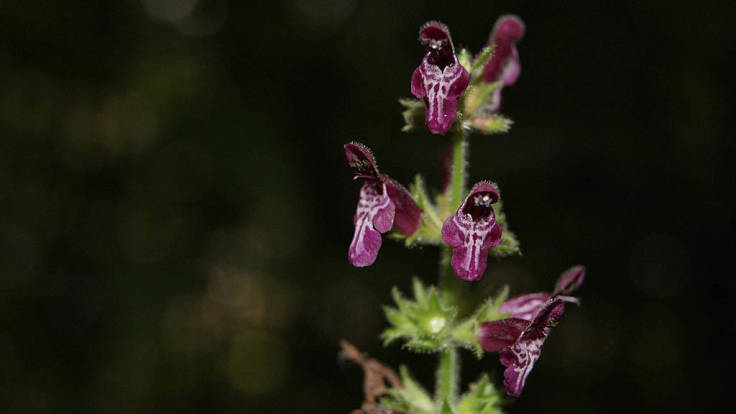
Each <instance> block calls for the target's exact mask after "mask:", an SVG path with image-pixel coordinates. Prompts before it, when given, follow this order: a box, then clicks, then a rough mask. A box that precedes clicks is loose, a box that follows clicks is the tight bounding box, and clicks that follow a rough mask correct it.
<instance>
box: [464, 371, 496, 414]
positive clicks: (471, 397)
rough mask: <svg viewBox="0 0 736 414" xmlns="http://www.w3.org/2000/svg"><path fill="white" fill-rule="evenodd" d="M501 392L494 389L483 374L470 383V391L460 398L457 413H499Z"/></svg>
mask: <svg viewBox="0 0 736 414" xmlns="http://www.w3.org/2000/svg"><path fill="white" fill-rule="evenodd" d="M502 402H503V394H502V392H501V390H498V389H496V387H494V386H493V383H491V381H490V380H489V379H488V375H487V374H483V375H482V376H481V377H480V379H478V381H476V382H475V383H474V384H471V385H470V391H468V392H467V393H466V394H465V395H463V396H462V397H461V398H460V402H459V403H458V405H457V414H501V413H503V411H502V410H501V403H502Z"/></svg>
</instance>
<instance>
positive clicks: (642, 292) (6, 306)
mask: <svg viewBox="0 0 736 414" xmlns="http://www.w3.org/2000/svg"><path fill="white" fill-rule="evenodd" d="M245 3H246V2H239V1H227V0H184V1H174V0H142V1H136V0H130V1H123V2H117V4H107V3H104V2H96V1H90V2H10V1H6V2H2V4H0V77H1V79H2V80H1V81H0V209H1V210H0V364H1V365H0V402H1V403H2V411H4V412H9V413H21V412H22V413H36V412H38V413H46V412H49V413H50V412H78V413H91V412H134V413H142V412H151V413H153V412H156V413H159V412H213V413H219V412H240V413H245V412H274V413H277V412H278V413H284V412H330V413H331V412H338V413H339V412H346V411H348V410H349V409H352V408H356V407H358V406H359V404H360V402H361V400H362V394H361V393H362V391H361V382H362V375H361V373H360V371H359V370H358V369H357V368H355V367H352V366H350V365H346V364H340V363H338V359H337V352H338V348H337V342H338V340H339V339H340V338H348V339H349V340H351V341H352V342H353V343H355V344H356V345H357V346H358V347H360V348H361V349H362V350H364V351H366V352H368V353H369V354H370V355H372V356H375V357H377V358H380V359H381V360H384V361H386V362H387V363H389V364H391V365H392V366H398V365H399V364H400V363H408V364H409V366H410V368H411V370H412V372H414V373H415V374H416V376H417V377H419V378H420V380H421V381H422V382H423V383H424V384H425V385H426V386H428V387H429V388H431V385H432V371H433V369H434V364H435V361H436V359H435V357H434V356H432V355H414V354H409V353H408V352H403V351H401V350H400V347H399V346H398V345H395V346H391V347H389V348H386V349H384V348H382V347H381V344H380V342H379V341H378V339H377V335H378V333H379V332H380V331H381V329H383V327H384V326H385V324H386V322H385V320H384V318H383V315H382V312H381V309H380V305H382V304H388V303H389V302H390V296H389V290H390V288H391V287H392V286H394V285H397V286H399V287H400V288H402V289H404V290H407V289H408V287H409V280H410V276H411V275H413V274H416V275H419V276H420V277H421V278H422V279H423V280H425V281H427V282H430V283H431V282H432V281H433V280H434V279H435V272H436V263H437V258H438V254H437V250H436V249H434V248H425V249H414V250H405V249H403V248H402V247H401V245H400V244H398V243H394V242H389V241H385V242H384V247H383V249H382V251H381V254H380V255H379V258H378V261H377V262H376V264H375V265H374V266H372V267H370V268H367V269H356V268H353V267H351V266H350V265H349V264H348V262H347V259H346V253H347V246H348V243H349V241H350V238H351V235H352V223H351V217H352V214H353V211H354V208H355V204H356V201H357V195H358V189H359V184H357V183H354V182H352V180H351V172H350V170H349V169H348V167H347V166H346V165H345V160H344V156H343V154H342V145H343V144H344V143H345V142H348V141H350V140H353V139H357V140H360V141H362V142H364V143H366V144H367V145H369V146H370V147H371V148H372V149H373V150H374V152H375V153H376V156H377V158H378V160H379V163H380V165H381V167H382V169H383V171H384V172H386V173H389V174H390V175H391V176H392V177H394V178H396V179H397V180H399V181H401V182H403V183H408V182H409V181H410V180H411V179H412V177H413V175H414V174H415V173H416V172H422V173H423V174H424V175H425V177H427V180H428V181H429V182H430V183H432V184H433V185H435V186H436V185H437V184H438V183H439V179H440V174H439V161H438V155H439V153H440V152H441V151H442V149H443V148H444V147H445V146H446V145H447V141H448V139H447V138H446V137H441V136H431V135H429V134H428V133H426V132H417V133H411V134H403V133H401V132H400V128H401V125H402V121H401V117H400V115H399V112H400V110H401V109H400V106H399V105H398V103H397V98H398V97H401V96H409V79H410V75H411V72H412V71H413V70H414V68H415V67H416V66H417V65H418V63H419V61H420V59H421V57H422V56H423V50H422V48H421V47H420V46H419V44H418V42H417V30H418V28H419V26H420V25H421V24H422V23H424V22H425V21H427V20H430V19H439V20H442V21H443V22H445V23H446V24H448V25H449V26H450V28H451V30H452V35H453V38H454V40H455V44H456V45H457V46H465V47H469V48H471V49H472V50H473V51H478V50H479V49H480V48H481V47H482V46H483V45H484V43H485V42H486V40H487V38H488V35H489V32H490V29H491V27H492V25H493V23H494V21H495V20H496V18H497V17H498V16H499V15H501V14H503V13H507V12H513V13H516V14H518V15H520V16H521V17H522V18H523V19H524V20H525V21H526V24H527V34H526V37H525V38H524V39H523V40H522V41H521V43H520V44H519V53H520V56H521V62H522V76H521V78H520V80H519V82H518V83H517V84H516V85H515V86H513V87H511V88H508V89H506V90H504V102H503V107H502V112H503V113H505V114H507V115H508V116H510V117H511V118H512V119H513V120H514V121H515V124H514V127H513V128H512V130H511V132H510V133H509V134H507V135H502V136H490V137H485V136H474V137H473V139H472V143H471V148H472V156H471V182H475V181H477V180H480V179H492V180H494V181H496V182H497V183H499V185H500V187H501V189H502V191H503V196H504V200H505V208H506V211H507V213H508V218H509V220H510V223H511V228H512V229H513V230H514V231H515V232H516V233H517V235H518V236H519V238H520V240H521V243H522V248H523V251H524V255H523V257H519V258H511V259H506V260H501V261H497V260H492V261H491V262H490V263H489V270H488V271H487V273H486V275H485V277H484V279H483V281H482V282H481V283H479V284H477V285H476V286H477V292H482V293H484V294H491V293H493V292H495V291H496V290H497V289H498V288H499V287H500V286H502V285H503V284H505V283H508V284H510V286H511V288H512V293H514V294H519V293H523V292H528V291H541V290H550V289H551V288H552V286H553V283H554V280H555V278H556V277H557V275H558V274H559V273H560V272H561V271H562V270H564V269H565V268H567V267H568V266H570V265H573V264H578V263H581V264H585V265H587V267H588V279H587V280H586V282H585V285H584V286H583V288H582V289H581V290H580V291H579V295H580V296H581V298H582V300H583V306H582V307H581V308H580V309H571V310H570V311H569V312H568V313H567V314H566V315H565V318H564V320H563V321H562V323H561V324H560V326H559V327H558V328H556V329H555V330H554V332H553V334H552V336H551V337H550V339H549V340H548V341H547V344H546V346H545V349H544V352H543V355H542V358H541V359H540V361H539V363H538V364H537V366H536V368H535V370H534V372H533V374H532V375H531V376H530V379H529V382H528V383H527V387H526V389H525V391H524V394H523V395H522V397H521V398H520V399H519V400H518V401H517V402H515V403H513V404H512V405H510V406H509V411H510V412H512V413H523V412H536V411H540V410H544V411H545V412H550V413H557V412H559V413H562V412H565V413H591V412H601V413H619V412H693V411H706V410H708V409H709V408H710V407H712V406H713V405H714V404H715V403H716V401H717V399H718V397H719V396H721V395H723V394H724V393H728V392H730V387H729V386H728V383H729V374H730V373H731V372H733V369H734V363H733V358H732V357H731V356H730V354H731V353H732V352H733V351H732V347H733V346H732V344H731V343H730V342H728V341H727V338H728V336H729V335H731V334H733V331H734V323H733V318H732V317H731V316H730V312H729V311H730V310H731V309H732V307H731V306H730V301H731V298H732V286H733V280H732V276H733V273H734V272H733V270H732V268H731V267H730V266H724V265H726V264H730V263H733V261H732V260H731V256H732V254H733V247H734V242H733V230H734V217H733V207H732V205H733V202H734V191H733V188H734V185H733V184H734V172H735V171H734V167H733V164H734V163H733V156H734V144H733V141H732V139H733V138H734V136H733V135H732V134H729V133H728V131H727V130H728V129H729V127H730V125H729V124H730V123H731V122H733V117H732V116H731V115H732V111H733V109H732V107H730V106H729V105H728V104H727V99H728V98H730V95H732V94H733V92H734V82H733V80H732V72H733V70H734V67H735V66H734V50H736V49H735V47H734V46H736V45H735V42H734V40H735V37H736V35H735V34H734V33H736V31H734V30H733V27H732V23H731V22H732V21H733V19H732V17H731V16H729V14H728V13H726V12H725V10H721V9H720V8H719V7H718V6H717V5H716V4H715V2H709V1H699V2H695V3H693V2H651V3H646V4H644V3H643V2H639V1H618V2H611V4H610V5H608V6H604V5H597V4H594V3H591V2H582V1H579V2H565V3H564V5H563V4H558V3H557V2H489V1H482V2H481V1H477V2H468V3H466V4H463V5H458V4H455V2H452V5H450V3H446V4H442V3H440V2H424V1H402V2H398V1H394V0H371V1H361V0H286V1H275V2H268V3H267V2H263V4H261V5H260V6H253V5H251V6H246V5H245ZM553 3H554V4H553ZM724 4H726V3H724ZM463 365H464V370H463V373H464V376H463V387H464V386H465V385H466V384H467V382H469V381H472V380H474V379H475V378H476V377H477V375H478V373H479V372H481V371H483V370H485V371H493V372H494V373H495V374H494V375H495V376H494V378H496V379H500V373H501V369H500V368H501V366H500V364H499V363H498V360H497V357H496V356H495V355H490V356H488V357H486V358H485V359H483V360H482V361H480V362H478V361H476V360H474V359H473V358H472V357H470V355H468V354H465V355H464V360H463Z"/></svg>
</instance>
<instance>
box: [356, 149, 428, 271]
mask: <svg viewBox="0 0 736 414" xmlns="http://www.w3.org/2000/svg"><path fill="white" fill-rule="evenodd" d="M345 157H346V158H347V160H348V164H349V165H350V166H351V167H352V168H353V170H355V178H356V179H357V178H362V179H363V180H364V181H365V182H364V184H363V187H361V189H360V198H359V199H358V207H357V208H356V210H355V216H353V224H354V226H355V233H354V234H353V240H352V241H351V242H350V248H349V249H348V259H349V260H350V263H352V264H353V266H357V267H364V266H370V265H372V264H373V262H375V261H376V256H377V255H378V250H379V249H380V248H381V233H385V232H387V231H389V230H391V228H392V227H396V229H397V230H398V231H400V232H401V233H403V234H405V235H407V236H410V235H412V234H413V233H414V232H415V231H416V230H417V227H419V219H420V217H421V214H422V211H421V209H420V208H419V206H418V205H417V204H416V203H415V202H414V200H413V199H412V198H411V195H409V192H408V191H406V189H405V188H404V187H403V186H402V185H401V184H399V183H398V182H396V181H394V180H392V179H391V178H389V177H388V176H386V175H382V174H379V173H378V167H377V166H376V159H375V158H374V157H373V154H372V153H371V150H370V149H368V147H366V146H365V145H363V144H359V143H357V142H351V143H349V144H346V145H345Z"/></svg>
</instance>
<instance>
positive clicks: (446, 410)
mask: <svg viewBox="0 0 736 414" xmlns="http://www.w3.org/2000/svg"><path fill="white" fill-rule="evenodd" d="M440 413H442V414H455V412H454V411H452V407H450V404H449V403H448V402H447V400H444V401H442V411H440Z"/></svg>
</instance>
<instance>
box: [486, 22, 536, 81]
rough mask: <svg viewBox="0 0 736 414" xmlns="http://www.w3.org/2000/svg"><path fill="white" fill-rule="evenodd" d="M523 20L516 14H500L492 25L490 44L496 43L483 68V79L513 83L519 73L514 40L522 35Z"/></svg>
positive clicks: (516, 40) (524, 29)
mask: <svg viewBox="0 0 736 414" xmlns="http://www.w3.org/2000/svg"><path fill="white" fill-rule="evenodd" d="M525 31H526V28H525V27H524V22H522V21H521V19H519V18H518V17H516V16H501V17H500V18H499V19H498V20H497V21H496V24H495V25H494V26H493V31H492V32H491V39H490V41H489V43H490V44H494V45H496V47H495V49H494V50H493V56H492V57H491V59H490V60H489V61H488V63H486V65H485V67H484V68H483V81H484V82H487V83H493V82H496V81H498V80H500V81H501V84H502V86H509V85H513V84H514V83H515V82H516V80H517V79H518V78H519V74H520V73H521V64H520V63H519V54H518V52H517V50H516V42H518V41H519V40H520V39H521V38H522V37H523V36H524V32H525Z"/></svg>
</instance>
